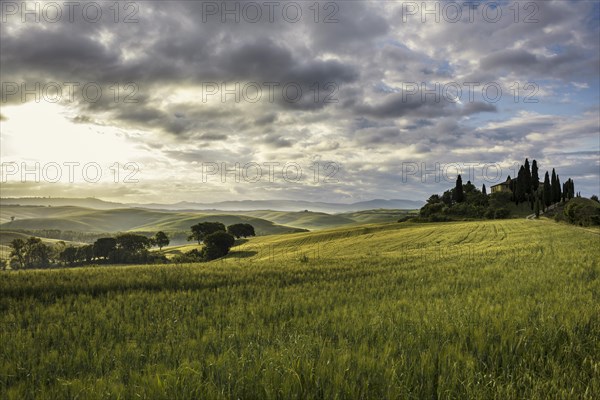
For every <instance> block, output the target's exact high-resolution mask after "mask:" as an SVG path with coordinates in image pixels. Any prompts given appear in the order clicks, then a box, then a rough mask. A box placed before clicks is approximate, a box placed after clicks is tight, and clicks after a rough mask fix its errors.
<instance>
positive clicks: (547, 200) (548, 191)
mask: <svg viewBox="0 0 600 400" xmlns="http://www.w3.org/2000/svg"><path fill="white" fill-rule="evenodd" d="M543 198H544V209H545V208H546V207H548V206H549V205H550V204H552V187H551V186H550V176H549V175H548V171H546V175H544V191H543Z"/></svg>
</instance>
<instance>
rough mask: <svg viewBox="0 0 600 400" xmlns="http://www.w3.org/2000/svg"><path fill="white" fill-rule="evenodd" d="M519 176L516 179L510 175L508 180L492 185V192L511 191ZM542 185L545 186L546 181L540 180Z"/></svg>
mask: <svg viewBox="0 0 600 400" xmlns="http://www.w3.org/2000/svg"><path fill="white" fill-rule="evenodd" d="M517 179H518V178H515V179H511V178H510V176H509V177H508V178H506V181H504V182H501V183H499V184H497V185H493V186H491V187H490V189H491V193H496V192H508V193H511V192H512V190H511V188H510V187H511V185H512V184H514V183H516V182H517ZM539 185H540V186H544V182H540V184H539Z"/></svg>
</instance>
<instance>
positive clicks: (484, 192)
mask: <svg viewBox="0 0 600 400" xmlns="http://www.w3.org/2000/svg"><path fill="white" fill-rule="evenodd" d="M481 193H483V194H487V190H486V188H485V183H484V184H483V186H482V187H481Z"/></svg>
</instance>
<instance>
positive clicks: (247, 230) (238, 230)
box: [227, 195, 439, 239]
mask: <svg viewBox="0 0 600 400" xmlns="http://www.w3.org/2000/svg"><path fill="white" fill-rule="evenodd" d="M436 196H437V195H436ZM437 197H438V199H439V196H437ZM227 233H229V234H230V235H232V236H234V237H235V238H236V239H238V238H241V237H244V238H246V237H248V236H256V233H255V232H254V227H253V226H252V225H250V224H233V225H229V226H228V227H227Z"/></svg>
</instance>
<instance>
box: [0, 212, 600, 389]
mask: <svg viewBox="0 0 600 400" xmlns="http://www.w3.org/2000/svg"><path fill="white" fill-rule="evenodd" d="M599 244H600V231H599V230H598V229H583V228H578V227H575V226H571V225H564V224H558V223H554V222H553V221H549V220H541V221H529V220H491V221H479V222H454V223H436V224H422V225H421V224H412V223H401V224H398V223H394V224H371V225H365V226H353V227H344V228H337V229H333V230H324V231H319V232H310V233H297V234H288V235H272V236H263V237H257V238H253V239H251V240H249V241H248V242H246V243H244V244H242V245H240V246H238V247H234V248H233V249H232V253H231V254H230V255H229V256H228V257H227V258H226V259H224V260H218V261H214V262H211V263H206V264H195V265H162V266H127V267H95V268H91V267H87V268H76V269H68V270H48V271H10V272H5V273H2V274H1V275H0V309H1V312H0V327H1V328H0V342H1V343H2V346H0V398H2V399H69V398H81V399H96V398H97V399H100V398H114V399H117V398H148V399H174V398H187V399H191V398H193V399H237V398H241V399H324V398H326V399H332V398H338V399H361V398H363V399H384V398H385V399H395V398H397V399H438V398H439V399H447V398H448V399H490V398H496V399H571V398H576V399H580V398H583V399H594V398H599V396H600V267H599V265H598V261H599V259H600V257H599V256H600V246H599Z"/></svg>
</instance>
